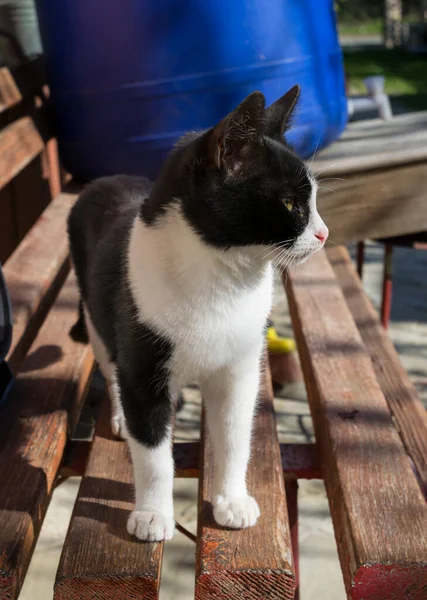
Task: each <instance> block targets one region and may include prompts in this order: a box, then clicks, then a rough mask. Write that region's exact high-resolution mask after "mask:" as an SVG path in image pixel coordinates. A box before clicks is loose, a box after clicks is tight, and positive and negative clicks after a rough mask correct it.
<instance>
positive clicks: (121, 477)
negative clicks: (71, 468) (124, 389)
mask: <svg viewBox="0 0 427 600" xmlns="http://www.w3.org/2000/svg"><path fill="white" fill-rule="evenodd" d="M133 503H134V489H133V475H132V467H131V463H130V458H129V456H128V452H127V446H126V444H125V442H123V441H121V440H117V439H116V438H114V437H113V436H112V434H111V427H110V417H109V407H108V402H105V403H104V406H103V408H102V411H101V415H100V418H99V419H98V422H97V426H96V432H95V438H94V441H93V444H92V451H91V454H90V457H89V462H88V466H87V469H86V475H85V477H84V478H83V480H82V483H81V485H80V489H79V494H78V497H77V501H76V504H75V507H74V512H73V516H72V519H71V524H70V528H69V530H68V534H67V538H66V541H65V544H64V548H63V551H62V556H61V561H60V564H59V568H58V573H57V579H56V586H55V596H54V598H55V600H92V599H93V598H102V599H103V600H113V599H114V600H116V599H119V598H120V600H131V599H132V600H134V599H135V600H136V598H144V600H154V599H156V598H157V597H158V588H159V583H160V568H161V561H162V554H163V543H141V542H138V541H137V540H136V539H135V538H133V537H131V536H130V535H129V534H128V533H127V530H126V522H127V518H128V516H129V512H130V510H131V509H132V508H133Z"/></svg>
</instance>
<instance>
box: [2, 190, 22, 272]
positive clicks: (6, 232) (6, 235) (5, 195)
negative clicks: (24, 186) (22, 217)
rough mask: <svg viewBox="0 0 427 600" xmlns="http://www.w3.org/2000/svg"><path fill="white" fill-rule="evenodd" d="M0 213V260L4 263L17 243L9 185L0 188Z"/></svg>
mask: <svg viewBox="0 0 427 600" xmlns="http://www.w3.org/2000/svg"><path fill="white" fill-rule="evenodd" d="M0 215H1V220H0V262H1V263H4V261H5V260H7V258H9V256H10V255H11V254H12V252H13V251H14V249H15V248H16V246H17V244H18V232H17V228H16V224H15V218H14V206H13V196H12V189H11V186H10V185H7V186H6V187H4V188H3V189H2V190H0Z"/></svg>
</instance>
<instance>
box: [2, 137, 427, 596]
mask: <svg viewBox="0 0 427 600" xmlns="http://www.w3.org/2000/svg"><path fill="white" fill-rule="evenodd" d="M2 152H3V146H2V144H1V143H0V156H1V155H2ZM13 175H15V173H13ZM74 199H75V195H73V194H68V193H62V194H60V195H58V196H56V197H55V198H53V200H52V202H51V203H50V204H49V206H48V207H47V208H46V209H45V211H44V213H43V215H42V217H41V218H40V219H39V220H38V221H37V222H36V223H35V225H34V226H33V227H32V229H31V230H30V231H29V232H28V234H27V235H26V236H25V238H24V239H23V241H22V242H21V243H20V244H19V246H18V247H17V248H16V250H15V251H14V252H13V253H12V255H11V256H10V258H9V259H8V260H7V262H6V264H5V266H4V273H5V277H6V280H7V283H8V286H9V291H10V294H11V299H12V306H13V316H14V334H13V343H12V348H11V351H10V354H9V361H10V364H11V366H12V369H13V371H14V372H15V374H16V383H15V386H14V388H13V390H12V392H11V394H10V396H9V398H8V402H7V403H6V405H5V406H4V407H2V408H1V411H0V473H1V475H2V486H1V487H0V600H6V599H7V600H13V599H15V598H18V596H19V592H20V588H21V586H22V583H23V580H24V577H25V573H26V571H27V568H28V565H29V562H30V559H31V555H32V552H33V549H34V546H35V543H36V540H37V537H38V534H39V531H40V528H41V526H42V523H43V519H44V516H45V514H46V509H47V507H48V504H49V501H50V498H51V495H52V492H53V490H54V488H55V485H56V483H57V482H59V481H61V480H62V478H63V477H70V476H73V475H82V477H83V478H82V482H81V485H80V489H79V493H78V497H77V500H76V503H75V507H74V512H73V515H72V518H71V522H70V527H69V531H68V534H67V538H66V541H65V544H64V547H63V552H62V557H61V561H60V564H59V568H58V572H57V578H56V584H55V591H54V598H55V599H56V600H59V599H61V600H62V599H64V600H86V599H87V600H89V599H95V598H96V599H116V598H117V599H118V598H120V599H121V600H128V599H129V600H130V599H132V600H133V599H135V598H144V599H155V598H158V593H159V586H160V576H161V566H162V554H163V546H164V544H163V543H140V542H138V541H136V540H135V539H133V538H131V537H130V536H129V535H128V534H127V532H126V518H127V515H128V513H129V511H130V510H131V507H132V495H133V486H132V471H131V467H130V462H129V458H128V453H127V449H126V444H125V442H123V441H120V440H117V439H116V438H114V437H113V436H112V433H111V430H110V423H109V407H108V403H107V402H106V398H105V397H104V393H103V391H102V390H100V389H99V387H97V386H95V385H93V384H92V381H93V378H92V374H93V371H94V366H95V365H94V358H93V354H92V352H91V349H90V347H88V346H85V345H82V344H78V343H75V342H74V341H72V340H71V338H70V337H69V335H68V333H69V330H70V328H71V326H72V324H73V323H74V321H75V318H76V315H77V290H76V282H75V278H74V275H73V273H72V272H70V269H69V260H68V249H67V242H66V235H65V221H66V216H67V213H68V210H69V208H70V206H71V205H72V203H73V201H74ZM286 287H287V290H288V294H289V301H290V307H291V313H292V319H293V323H294V328H295V335H296V338H297V342H298V347H299V352H300V356H301V361H302V367H303V371H304V376H305V381H306V386H307V391H308V395H309V400H310V406H311V413H312V417H313V421H314V425H315V430H316V438H317V440H318V444H317V445H315V444H279V443H278V439H277V433H276V421H275V414H274V409H273V402H272V396H273V394H272V388H271V382H270V377H269V373H268V369H265V370H264V375H263V383H262V387H261V391H260V408H259V410H258V414H257V417H256V423H255V431H254V441H253V448H254V451H253V453H252V460H251V463H250V468H249V474H248V479H249V487H250V489H251V490H252V491H253V492H254V493H255V495H256V497H257V500H258V502H259V504H260V507H261V511H262V517H261V519H260V521H259V523H258V524H257V525H256V526H255V527H254V528H252V529H248V530H243V531H230V530H224V529H221V528H219V527H218V526H216V525H215V524H214V522H213V519H212V510H211V503H210V501H211V486H212V456H211V449H210V441H209V437H208V434H207V433H206V432H205V430H204V427H203V423H202V424H201V438H200V442H186V443H175V445H174V455H175V464H176V476H177V477H198V478H199V482H200V485H199V501H198V502H199V519H198V533H197V536H196V539H195V540H194V541H195V542H196V555H197V569H196V592H195V597H196V599H197V600H208V599H209V600H210V599H216V600H219V599H222V598H224V599H226V598H227V599H230V598H231V599H233V598H236V599H237V598H239V599H240V598H244V599H246V598H248V599H251V600H252V599H260V600H261V599H263V600H264V599H277V600H278V599H292V598H294V597H298V510H297V489H298V483H297V482H298V479H299V478H324V480H325V484H326V489H327V493H328V498H329V503H330V507H331V513H332V518H333V524H334V529H335V534H336V540H337V546H338V551H339V556H340V561H341V567H342V571H343V577H344V581H345V585H346V589H347V594H348V597H349V598H351V599H353V600H362V599H363V600H391V599H392V600H408V599H411V600H423V599H425V598H426V589H427V556H426V548H427V545H426V544H427V532H426V520H427V505H426V502H425V498H424V496H423V493H422V489H424V490H426V489H427V467H426V457H427V417H426V413H425V411H424V409H423V407H422V406H421V404H420V401H419V399H418V398H417V395H416V393H415V391H414V388H413V386H412V385H411V383H410V381H409V378H408V376H407V374H406V373H405V371H404V370H403V368H402V367H401V365H400V362H399V359H398V357H397V354H396V352H395V350H394V347H393V345H392V344H391V342H390V341H389V338H388V337H387V335H386V334H385V333H384V331H383V330H382V329H381V326H380V325H379V321H378V317H377V315H376V313H375V311H374V310H373V308H372V306H371V304H370V303H369V301H368V299H367V298H366V296H365V294H364V292H363V289H362V287H361V285H360V283H359V280H358V278H357V275H356V273H355V271H354V270H353V267H352V265H351V263H350V260H349V257H348V254H347V251H346V250H345V249H344V248H343V247H337V248H334V249H333V250H331V251H329V252H328V253H326V252H321V253H319V254H318V255H316V256H315V257H313V259H312V260H311V261H310V262H309V263H308V264H307V265H304V266H302V267H299V268H298V269H296V270H295V271H293V272H291V273H290V274H289V276H288V279H287V286H286ZM100 395H101V397H102V399H101V411H100V414H99V417H98V419H97V424H96V428H95V433H94V437H93V441H92V442H91V443H87V442H80V443H79V442H76V441H73V440H72V434H73V431H74V429H75V426H76V423H77V421H78V418H79V414H80V412H81V410H82V407H83V405H84V402H85V400H86V399H87V398H89V399H93V398H94V397H95V396H96V397H97V398H99V396H100ZM190 537H191V535H190ZM319 600H323V599H322V598H319ZM324 600H327V599H326V598H325V599H324Z"/></svg>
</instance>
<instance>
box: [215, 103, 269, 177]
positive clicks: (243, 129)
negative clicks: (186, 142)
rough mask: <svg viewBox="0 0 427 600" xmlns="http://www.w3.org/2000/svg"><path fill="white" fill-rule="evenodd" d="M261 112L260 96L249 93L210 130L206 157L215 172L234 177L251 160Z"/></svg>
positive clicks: (259, 132)
mask: <svg viewBox="0 0 427 600" xmlns="http://www.w3.org/2000/svg"><path fill="white" fill-rule="evenodd" d="M264 112H265V98H264V95H263V94H262V93H261V92H253V93H252V94H250V95H249V96H247V97H246V98H245V99H244V100H243V102H241V103H240V104H239V106H238V107H237V108H235V109H234V110H233V112H231V113H230V114H229V115H228V116H227V117H225V119H223V120H222V121H220V123H218V125H216V126H215V127H214V128H213V129H212V130H211V139H210V148H209V153H210V157H211V159H212V161H213V162H214V164H215V165H216V167H217V168H218V169H225V170H226V171H227V172H228V173H230V174H233V173H237V172H239V171H240V170H241V169H242V167H244V165H245V164H247V163H248V161H250V160H251V159H253V157H254V154H255V152H256V148H257V147H258V145H259V144H260V143H261V139H262V134H263V129H264Z"/></svg>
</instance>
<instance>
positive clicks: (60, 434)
mask: <svg viewBox="0 0 427 600" xmlns="http://www.w3.org/2000/svg"><path fill="white" fill-rule="evenodd" d="M77 300H78V293H77V286H76V282H75V278H74V276H73V275H70V276H69V278H68V279H67V281H66V282H65V285H64V287H63V289H62V291H61V293H60V294H59V296H58V298H57V300H56V302H55V304H54V305H53V307H52V309H51V311H50V313H49V316H48V318H47V319H46V321H45V323H44V324H43V327H42V328H41V330H40V332H39V335H38V336H37V338H36V339H35V341H34V344H33V345H32V346H31V348H30V352H29V354H28V356H27V358H26V360H25V361H24V362H23V364H22V367H21V371H20V373H19V375H18V377H17V381H16V383H15V387H14V388H13V390H12V392H11V394H10V398H8V402H7V403H6V405H5V407H4V408H3V409H2V411H1V413H0V473H1V486H0V532H1V533H0V600H6V599H7V600H11V599H14V598H17V596H18V593H19V590H20V587H21V585H22V581H23V578H24V576H25V572H26V569H27V567H28V563H29V560H30V557H31V554H32V550H33V547H34V544H35V541H36V538H37V535H38V532H39V529H40V525H41V523H42V521H43V518H44V514H45V512H46V508H47V505H48V502H49V499H50V495H51V492H52V487H53V484H54V481H55V477H56V474H57V471H58V468H59V464H60V462H61V458H62V454H63V451H64V447H65V443H66V439H67V430H69V429H70V430H72V429H73V428H74V425H75V424H76V422H77V419H78V416H79V413H80V409H81V406H82V403H83V401H84V398H85V393H86V389H87V386H88V383H89V381H90V377H91V373H92V369H93V364H94V359H93V354H92V351H91V349H90V347H89V346H84V345H82V344H77V343H75V342H73V341H72V340H71V338H70V337H69V335H68V332H69V329H70V327H71V325H72V324H73V323H74V321H75V317H76V303H77Z"/></svg>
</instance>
